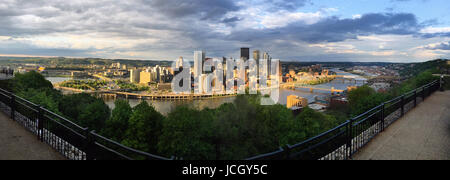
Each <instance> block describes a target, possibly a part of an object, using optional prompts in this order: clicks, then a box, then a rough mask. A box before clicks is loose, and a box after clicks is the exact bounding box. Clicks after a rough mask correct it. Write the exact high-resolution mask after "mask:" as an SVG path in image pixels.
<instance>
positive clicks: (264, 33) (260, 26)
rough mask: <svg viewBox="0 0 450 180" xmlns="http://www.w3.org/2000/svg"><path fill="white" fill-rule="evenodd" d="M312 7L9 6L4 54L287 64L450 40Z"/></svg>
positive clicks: (185, 3) (207, 1)
mask: <svg viewBox="0 0 450 180" xmlns="http://www.w3.org/2000/svg"><path fill="white" fill-rule="evenodd" d="M310 5H311V6H312V5H313V4H312V2H311V1H309V0H297V1H288V0H249V1H247V0H245V1H244V0H128V1H116V0H96V1H88V0H85V1H63V0H45V1H44V0H35V1H28V0H4V1H0V53H2V54H14V53H17V54H27V53H29V54H36V55H52V56H79V57H86V56H90V57H104V58H139V59H165V60H171V59H175V58H177V57H179V56H185V58H186V59H190V58H192V51H194V50H197V49H203V50H205V51H206V52H207V56H215V57H222V56H235V57H236V56H238V52H239V48H240V47H242V46H248V47H251V48H258V49H260V50H261V51H269V52H271V53H272V54H274V55H276V56H277V58H281V59H292V60H295V59H301V60H302V59H315V60H324V59H326V58H336V59H345V58H346V59H356V58H361V59H369V58H370V56H371V55H372V56H377V55H386V54H389V52H387V51H390V50H391V49H393V50H398V49H399V48H401V47H400V46H399V47H394V48H392V47H389V48H387V46H389V45H391V44H392V43H394V42H389V43H387V44H383V43H386V42H384V41H383V38H385V37H383V35H398V36H404V35H405V36H406V35H407V36H408V37H409V36H411V38H409V39H412V38H417V39H420V43H422V41H423V42H426V43H424V44H431V43H435V42H436V41H434V42H431V41H430V42H429V41H428V40H429V39H435V38H439V37H442V38H446V37H450V32H449V31H448V30H447V29H446V28H443V27H439V28H438V27H433V26H432V25H434V24H433V23H427V24H425V23H424V22H422V23H420V22H418V20H417V17H416V16H415V15H414V14H412V13H363V12H361V14H355V15H354V16H353V17H350V18H341V17H339V16H338V15H337V16H331V14H337V12H336V11H337V9H336V8H326V7H317V9H313V10H310V11H304V10H302V9H304V8H305V7H306V8H310ZM339 8H341V7H339ZM341 10H342V9H339V11H338V12H340V11H341ZM330 12H332V13H330ZM364 38H366V39H364ZM377 38H379V39H381V40H377ZM442 41H447V39H444V40H442V39H441V40H439V42H442ZM359 42H364V43H365V44H358V43H359ZM327 43H335V45H336V47H334V46H332V45H330V47H334V48H335V49H334V51H331V50H329V49H326V48H320V47H318V46H313V47H310V46H309V45H310V44H327ZM336 43H337V44H336ZM371 43H373V44H371ZM367 44H370V47H369V45H367ZM415 45H416V46H417V44H415ZM361 46H367V47H365V48H364V49H361ZM381 46H383V48H380V47H381ZM402 46H408V42H404V44H403V45H402ZM346 47H353V49H351V48H347V49H345V48H346ZM339 48H341V49H339ZM370 48H373V49H370ZM378 51H385V52H378ZM352 52H353V53H352ZM355 52H356V53H355ZM358 52H359V53H358ZM395 54H398V53H394V55H395Z"/></svg>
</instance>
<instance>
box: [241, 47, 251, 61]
mask: <svg viewBox="0 0 450 180" xmlns="http://www.w3.org/2000/svg"><path fill="white" fill-rule="evenodd" d="M241 58H244V60H245V61H247V60H249V59H250V48H245V47H243V48H241Z"/></svg>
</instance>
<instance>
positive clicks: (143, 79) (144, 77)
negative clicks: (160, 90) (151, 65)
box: [139, 71, 152, 85]
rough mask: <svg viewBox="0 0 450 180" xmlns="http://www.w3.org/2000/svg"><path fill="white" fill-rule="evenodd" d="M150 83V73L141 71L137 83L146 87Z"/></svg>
mask: <svg viewBox="0 0 450 180" xmlns="http://www.w3.org/2000/svg"><path fill="white" fill-rule="evenodd" d="M150 82H152V73H151V72H148V71H142V72H141V73H140V77H139V83H140V84H146V85H148V84H149V83H150Z"/></svg>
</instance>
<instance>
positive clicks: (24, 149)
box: [0, 112, 65, 160]
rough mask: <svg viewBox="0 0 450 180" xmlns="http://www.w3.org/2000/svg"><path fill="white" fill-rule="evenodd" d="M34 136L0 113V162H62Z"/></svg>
mask: <svg viewBox="0 0 450 180" xmlns="http://www.w3.org/2000/svg"><path fill="white" fill-rule="evenodd" d="M64 159H65V158H64V157H63V156H62V155H60V154H59V153H58V152H56V151H55V150H53V149H52V148H51V147H50V146H48V145H47V144H45V143H43V142H40V141H39V140H38V138H37V136H36V135H34V134H32V133H31V132H29V131H27V130H25V128H24V127H22V126H21V125H19V124H18V123H17V122H15V121H13V120H11V119H10V118H9V117H7V116H6V115H5V114H4V113H3V112H0V160H64Z"/></svg>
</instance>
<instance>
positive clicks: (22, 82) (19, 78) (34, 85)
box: [12, 71, 53, 93]
mask: <svg viewBox="0 0 450 180" xmlns="http://www.w3.org/2000/svg"><path fill="white" fill-rule="evenodd" d="M12 82H13V91H14V92H15V93H17V92H20V91H24V90H27V89H45V88H49V89H53V85H52V83H51V82H50V81H48V80H46V79H45V78H44V76H42V75H41V74H39V73H38V72H36V71H30V72H27V73H24V74H20V73H18V74H16V75H15V77H14V78H13V79H12Z"/></svg>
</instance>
